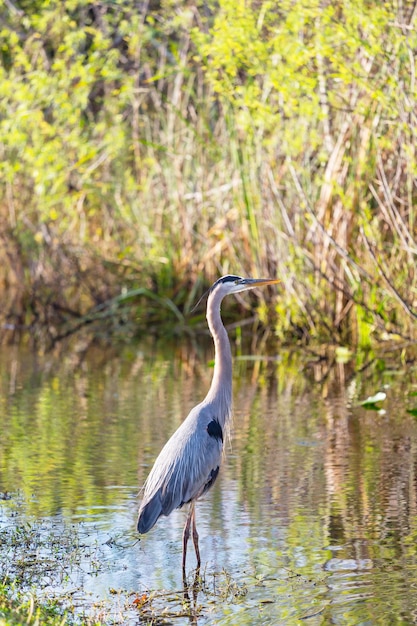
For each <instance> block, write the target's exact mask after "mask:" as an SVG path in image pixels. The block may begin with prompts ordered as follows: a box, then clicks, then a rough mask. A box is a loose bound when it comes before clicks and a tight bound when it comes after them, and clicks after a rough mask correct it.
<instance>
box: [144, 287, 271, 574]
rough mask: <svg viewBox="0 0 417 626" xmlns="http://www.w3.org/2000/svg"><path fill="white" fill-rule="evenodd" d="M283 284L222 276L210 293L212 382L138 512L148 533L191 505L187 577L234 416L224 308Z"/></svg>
mask: <svg viewBox="0 0 417 626" xmlns="http://www.w3.org/2000/svg"><path fill="white" fill-rule="evenodd" d="M277 282H279V281H278V280H275V279H251V278H241V277H240V276H223V277H222V278H219V280H217V281H216V282H215V283H214V284H213V285H212V287H211V288H210V290H209V292H208V293H209V295H208V300H207V322H208V326H209V329H210V332H211V335H212V337H213V341H214V348H215V361H214V372H213V379H212V382H211V386H210V389H209V391H208V393H207V396H206V397H205V399H204V400H203V401H202V402H201V403H200V404H198V405H197V406H195V407H194V408H193V409H192V410H191V411H190V413H189V415H188V417H187V418H186V419H185V420H184V422H183V423H182V424H181V426H180V427H179V428H178V429H177V430H176V432H175V433H174V434H173V435H172V437H171V438H170V439H169V440H168V442H167V443H166V444H165V446H164V447H163V448H162V450H161V452H160V453H159V456H158V457H157V459H156V461H155V464H154V466H153V468H152V470H151V472H150V474H149V476H148V478H147V480H146V483H145V488H144V495H143V500H142V503H141V506H140V509H139V517H138V525H137V528H138V531H139V533H147V532H148V531H149V530H150V529H151V528H152V527H153V526H154V525H155V524H156V522H157V521H158V519H159V518H160V517H161V515H169V514H170V513H171V512H172V511H173V510H174V509H177V508H180V507H182V506H183V505H184V504H187V503H190V504H191V506H190V511H189V514H188V517H187V521H186V524H185V528H184V535H183V563H182V565H183V575H184V576H185V559H186V552H187V543H188V539H189V534H190V526H191V525H192V532H193V540H194V547H195V551H196V556H197V568H199V567H200V553H199V548H198V534H197V528H196V525H195V509H194V504H195V501H196V500H197V499H198V498H200V497H201V496H202V495H203V494H204V493H205V492H206V491H207V490H208V489H210V487H211V486H212V485H213V484H214V482H215V480H216V478H217V475H218V473H219V469H220V465H221V460H222V455H223V443H224V440H225V438H226V436H227V435H228V431H229V427H230V418H231V410H232V353H231V349H230V343H229V338H228V335H227V331H226V329H225V327H224V325H223V323H222V319H221V314H220V305H221V302H222V300H223V298H224V297H225V296H226V295H229V294H232V293H239V292H241V291H246V290H248V289H254V288H255V287H260V286H263V285H268V284H273V283H277Z"/></svg>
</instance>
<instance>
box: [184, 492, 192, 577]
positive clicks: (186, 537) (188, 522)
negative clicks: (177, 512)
mask: <svg viewBox="0 0 417 626" xmlns="http://www.w3.org/2000/svg"><path fill="white" fill-rule="evenodd" d="M193 513H194V502H191V505H190V510H189V511H188V515H187V519H186V522H185V526H184V532H183V534H182V577H183V579H184V580H185V579H186V576H185V560H186V558H187V544H188V540H189V538H190V525H191V520H192V518H193Z"/></svg>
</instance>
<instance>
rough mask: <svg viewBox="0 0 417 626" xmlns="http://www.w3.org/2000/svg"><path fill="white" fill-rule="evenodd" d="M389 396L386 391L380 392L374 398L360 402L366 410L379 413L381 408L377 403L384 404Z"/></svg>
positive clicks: (370, 397)
mask: <svg viewBox="0 0 417 626" xmlns="http://www.w3.org/2000/svg"><path fill="white" fill-rule="evenodd" d="M386 397H387V394H386V393H385V392H384V391H378V393H376V394H375V395H374V396H369V397H368V398H366V400H363V401H362V402H360V405H361V406H363V407H364V408H365V409H372V410H376V411H379V409H380V407H379V406H378V405H377V402H383V401H384V400H385V398H386Z"/></svg>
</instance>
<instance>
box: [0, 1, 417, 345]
mask: <svg viewBox="0 0 417 626" xmlns="http://www.w3.org/2000/svg"><path fill="white" fill-rule="evenodd" d="M416 12H417V8H416V3H415V2H414V0H404V2H402V3H395V2H392V1H391V0H387V1H386V2H381V3H376V4H375V3H374V2H369V0H344V1H342V0H336V1H335V2H332V3H329V2H326V1H323V0H320V1H319V0H313V1H312V2H308V3H305V2H302V1H301V0H292V1H291V2H288V1H286V0H283V1H282V2H280V3H279V4H277V3H275V2H271V1H269V0H265V1H263V2H262V1H258V0H246V1H244V0H218V1H217V2H215V1H213V0H209V1H208V2H207V1H205V2H203V1H200V0H190V1H189V2H187V3H185V2H180V1H179V0H160V1H158V0H152V1H151V2H145V3H142V2H138V0H126V1H124V2H123V1H122V0H102V1H96V0H90V1H88V0H67V1H66V2H56V1H52V2H51V1H49V0H48V1H47V0H37V1H36V2H28V1H27V0H19V1H17V0H7V1H6V2H5V3H4V4H3V6H2V8H0V17H1V24H2V27H1V31H0V39H1V54H0V60H1V62H0V95H1V97H0V111H1V116H0V120H1V121H0V146H1V148H0V150H1V158H0V220H1V228H0V236H1V241H2V245H1V248H0V257H1V261H2V263H1V268H2V269H1V270H0V285H1V287H0V288H1V290H2V292H3V296H4V297H3V300H4V301H7V302H8V307H7V311H6V315H5V320H4V321H5V324H6V325H5V328H6V329H17V328H19V327H26V328H27V327H30V328H33V327H35V328H43V329H44V330H46V331H47V332H48V334H49V336H50V338H51V339H53V340H56V339H57V338H58V337H60V336H63V335H66V334H68V333H69V332H73V331H74V330H75V329H77V328H78V327H80V326H81V325H83V324H85V323H92V322H95V321H96V320H100V321H103V319H104V320H107V321H108V322H109V323H110V326H108V328H110V329H111V330H112V331H117V330H119V329H120V328H123V329H125V328H126V329H128V330H129V331H130V333H132V332H141V331H144V330H147V332H149V329H150V328H151V327H152V326H157V325H158V324H159V323H160V322H161V320H162V319H163V318H164V317H166V314H167V313H169V315H170V322H172V320H175V321H176V322H180V323H181V325H182V321H183V316H184V315H186V314H187V313H188V312H189V310H190V308H191V305H192V304H193V303H194V302H195V300H196V295H197V292H200V291H201V290H202V287H203V285H202V284H201V283H202V282H204V283H208V282H210V281H212V280H213V279H214V278H215V277H217V276H218V274H219V273H220V272H229V271H231V272H235V273H242V274H249V275H275V274H277V275H278V276H279V277H280V278H281V279H282V290H281V291H280V297H279V303H278V305H277V309H276V319H275V320H274V323H275V325H276V329H277V333H278V336H279V337H280V338H282V339H293V338H302V339H303V340H306V341H307V340H310V339H314V340H327V341H336V342H339V343H343V342H350V343H352V344H359V345H361V346H367V345H369V344H371V343H372V342H374V341H376V340H378V339H386V338H387V337H393V336H394V335H401V336H403V337H411V338H412V337H414V336H415V321H416V317H417V275H416V270H415V265H416V264H415V256H416V252H417V245H416V242H415V236H416V211H415V206H416V199H417V187H416V179H417V167H416V158H415V150H416V149H415V146H416V135H417V117H416V113H415V111H416V95H417V86H416V50H417V34H416ZM192 286H194V289H192V288H191V287H192ZM150 298H152V299H150ZM161 305H162V306H161ZM260 311H261V316H262V318H263V319H264V320H265V321H267V319H266V313H265V312H264V310H263V308H262V307H261V309H260ZM265 311H266V308H265ZM269 321H271V320H269ZM6 332H7V333H10V330H7V331H6ZM7 336H10V335H7Z"/></svg>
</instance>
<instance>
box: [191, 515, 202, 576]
mask: <svg viewBox="0 0 417 626" xmlns="http://www.w3.org/2000/svg"><path fill="white" fill-rule="evenodd" d="M193 504H194V503H193ZM191 519H192V523H193V542H194V549H195V555H196V557H197V572H198V571H199V569H200V565H201V558H200V548H199V546H198V532H197V525H196V523H195V507H194V506H193V510H192V514H191Z"/></svg>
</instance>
